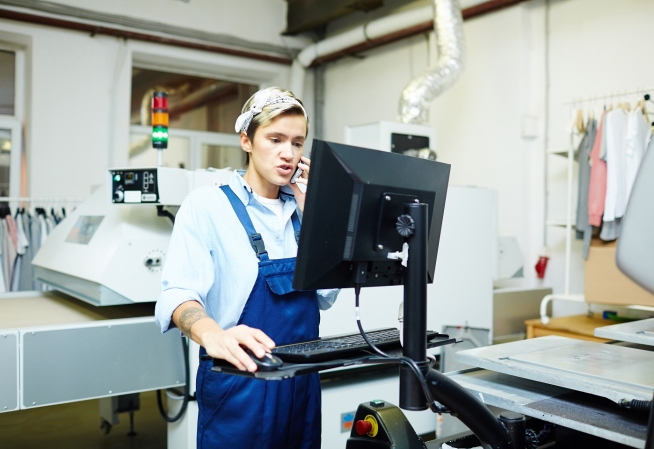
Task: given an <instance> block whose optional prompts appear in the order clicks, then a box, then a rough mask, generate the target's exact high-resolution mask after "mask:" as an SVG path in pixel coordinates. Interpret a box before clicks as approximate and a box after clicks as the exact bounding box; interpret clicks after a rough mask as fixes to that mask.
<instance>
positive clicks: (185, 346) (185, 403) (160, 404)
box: [157, 334, 191, 422]
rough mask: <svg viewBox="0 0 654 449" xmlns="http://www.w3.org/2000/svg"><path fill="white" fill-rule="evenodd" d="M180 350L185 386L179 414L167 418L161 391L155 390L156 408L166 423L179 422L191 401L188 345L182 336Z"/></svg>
mask: <svg viewBox="0 0 654 449" xmlns="http://www.w3.org/2000/svg"><path fill="white" fill-rule="evenodd" d="M182 348H183V351H184V370H185V373H184V374H185V375H186V384H185V385H184V399H183V402H182V408H180V409H179V412H177V414H176V415H175V416H168V413H167V412H166V410H164V407H163V399H162V397H161V392H162V390H157V406H158V407H159V413H161V417H162V418H163V419H164V421H166V422H177V421H179V420H180V419H181V418H182V416H184V412H186V408H187V407H188V403H189V401H190V400H191V394H190V393H191V366H190V362H189V343H188V341H187V340H186V338H185V337H184V335H183V334H182Z"/></svg>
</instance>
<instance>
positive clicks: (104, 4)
mask: <svg viewBox="0 0 654 449" xmlns="http://www.w3.org/2000/svg"><path fill="white" fill-rule="evenodd" d="M53 3H59V4H62V5H66V6H73V7H76V8H81V9H88V10H93V11H97V12H101V13H107V14H115V15H120V16H127V17H131V18H136V19H141V20H148V21H151V22H159V23H163V24H167V25H173V26H176V27H183V28H189V29H193V30H197V31H205V32H207V33H213V34H226V35H231V36H236V37H239V38H241V39H247V40H250V41H254V42H259V43H267V44H275V45H279V46H285V47H286V46H290V47H298V46H303V45H306V42H307V41H306V39H302V38H295V37H283V36H281V33H282V31H284V29H285V28H286V6H287V3H286V1H285V0H239V1H234V0H192V1H188V2H185V1H181V0H138V1H134V0H94V1H89V0H55V1H53Z"/></svg>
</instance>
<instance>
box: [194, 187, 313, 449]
mask: <svg viewBox="0 0 654 449" xmlns="http://www.w3.org/2000/svg"><path fill="white" fill-rule="evenodd" d="M221 189H222V190H223V191H224V192H225V195H227V198H228V199H229V202H230V203H231V205H232V207H233V208H234V212H236V216H237V217H238V219H239V220H240V221H241V224H242V225H243V227H244V228H245V231H246V232H247V234H248V236H249V237H250V241H251V242H252V246H253V249H254V250H255V252H256V253H257V257H258V258H259V273H258V275H257V280H256V282H255V283H254V287H253V289H252V292H251V293H250V297H249V298H248V300H247V302H246V304H245V308H244V309H243V313H241V317H240V318H239V320H238V324H245V325H247V326H250V327H253V328H256V329H261V330H262V331H263V332H265V333H266V335H268V336H269V337H270V338H272V339H273V341H274V342H275V343H276V344H278V345H283V344H288V343H295V342H299V341H308V340H315V339H317V338H318V324H319V320H320V315H319V310H318V299H317V296H316V292H315V291H295V290H293V272H294V270H295V258H288V259H276V260H270V259H269V258H268V254H267V253H266V252H265V248H264V245H263V240H262V239H261V235H259V234H258V233H257V232H256V230H255V229H254V226H253V224H252V220H250V216H249V215H248V213H247V210H246V209H245V206H244V205H243V203H242V202H241V200H240V199H239V198H238V197H237V196H236V195H235V194H234V192H233V191H232V190H231V189H230V188H229V187H228V186H222V187H221ZM292 222H293V228H294V229H295V235H296V238H297V236H299V230H300V221H299V219H298V217H297V214H296V213H293V216H292ZM204 354H206V351H205V349H204V348H202V347H201V348H200V356H202V355H204ZM211 367H212V362H211V361H201V362H200V367H199V369H198V377H197V400H198V407H199V416H198V449H209V448H212V449H213V448H229V449H233V448H239V449H241V448H243V449H249V448H261V449H267V448H270V449H272V448H297V449H309V448H311V449H313V448H315V449H319V448H320V434H321V413H320V412H321V409H320V407H321V404H320V377H319V375H318V373H313V374H308V375H303V376H298V377H294V378H292V379H286V380H282V381H264V380H260V379H251V378H247V377H242V376H231V375H227V374H219V373H214V372H211Z"/></svg>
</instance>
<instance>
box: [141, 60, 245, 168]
mask: <svg viewBox="0 0 654 449" xmlns="http://www.w3.org/2000/svg"><path fill="white" fill-rule="evenodd" d="M155 90H163V91H164V92H167V93H168V109H169V114H170V124H169V135H170V137H169V140H168V149H167V150H164V154H163V165H164V166H166V167H175V168H189V169H196V168H209V167H213V168H227V167H231V168H233V169H237V168H243V167H244V165H245V153H244V152H243V151H242V150H241V147H240V144H239V136H238V134H236V133H235V132H234V122H235V121H236V118H237V117H238V116H239V114H240V113H241V108H242V107H243V104H244V103H245V102H246V101H247V99H248V98H250V96H252V94H254V93H255V92H256V91H257V90H258V87H257V86H255V85H252V84H242V83H234V82H231V81H221V80H217V79H210V78H202V77H198V76H190V75H183V74H177V73H168V72H161V71H156V70H149V69H143V68H134V69H133V70H132V98H131V115H130V123H131V128H130V129H131V136H130V149H129V165H130V166H131V167H144V166H155V165H156V162H157V156H156V150H154V149H153V148H152V144H151V142H150V128H149V126H150V124H151V111H150V107H151V106H150V104H151V101H152V92H154V91H155Z"/></svg>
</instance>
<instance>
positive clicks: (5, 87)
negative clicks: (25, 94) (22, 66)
mask: <svg viewBox="0 0 654 449" xmlns="http://www.w3.org/2000/svg"><path fill="white" fill-rule="evenodd" d="M15 113H16V54H15V53H14V52H13V51H2V50H0V115H14V114H15Z"/></svg>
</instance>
